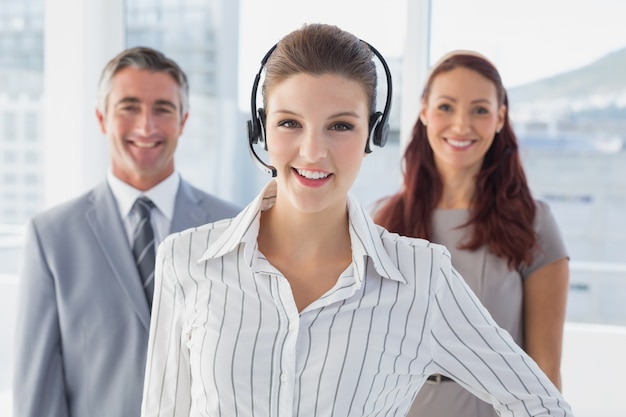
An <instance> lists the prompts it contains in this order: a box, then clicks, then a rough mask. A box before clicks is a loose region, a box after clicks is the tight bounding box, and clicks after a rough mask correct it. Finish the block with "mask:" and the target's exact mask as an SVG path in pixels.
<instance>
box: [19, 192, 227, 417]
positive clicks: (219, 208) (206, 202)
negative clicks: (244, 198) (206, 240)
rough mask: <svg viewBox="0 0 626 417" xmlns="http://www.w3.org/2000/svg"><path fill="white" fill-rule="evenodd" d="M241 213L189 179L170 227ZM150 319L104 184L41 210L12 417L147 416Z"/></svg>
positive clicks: (28, 272) (24, 274)
mask: <svg viewBox="0 0 626 417" xmlns="http://www.w3.org/2000/svg"><path fill="white" fill-rule="evenodd" d="M238 211H239V208H238V207H236V206H235V205H232V204H230V203H227V202H225V201H222V200H219V199H217V198H215V197H213V196H210V195H208V194H206V193H204V192H202V191H200V190H198V189H196V188H194V187H192V186H191V185H189V184H188V183H186V182H185V181H182V180H181V182H180V186H179V189H178V193H177V195H176V203H175V208H174V218H173V220H172V227H171V232H177V231H181V230H184V229H187V228H190V227H194V226H198V225H201V224H204V223H208V222H213V221H216V220H220V219H223V218H228V217H233V216H235V215H236V214H237V212H238ZM149 321H150V311H149V308H148V303H147V301H146V298H145V295H144V292H143V288H142V286H141V283H140V279H139V275H138V272H137V268H136V266H135V263H134V261H133V257H132V254H131V250H130V245H129V243H128V238H127V237H126V233H125V231H124V226H123V223H122V220H121V218H120V216H119V211H118V208H117V205H116V201H115V198H114V197H113V193H112V192H111V190H110V188H109V186H108V185H107V184H106V182H105V183H103V184H101V185H99V186H98V187H96V188H94V189H93V190H91V191H89V192H88V193H86V194H85V195H83V196H81V197H79V198H77V199H75V200H72V201H70V202H68V203H65V204H62V205H60V206H58V207H55V208H52V209H50V210H48V211H46V212H43V213H41V214H39V215H37V216H36V217H34V218H33V219H32V221H31V222H30V223H29V226H28V228H27V231H26V243H25V246H24V252H23V262H22V268H21V272H20V299H19V303H18V314H17V327H16V346H15V354H16V358H15V362H14V363H15V369H14V384H13V409H14V416H15V417H44V416H53V417H70V416H71V417H96V416H98V417H135V416H139V414H140V408H141V397H142V387H143V378H144V368H145V356H146V349H147V344H148V332H149V328H150V325H149Z"/></svg>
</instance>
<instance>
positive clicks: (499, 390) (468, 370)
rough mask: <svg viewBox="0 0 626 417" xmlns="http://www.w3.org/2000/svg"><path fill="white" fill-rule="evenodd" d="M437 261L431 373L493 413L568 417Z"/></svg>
mask: <svg viewBox="0 0 626 417" xmlns="http://www.w3.org/2000/svg"><path fill="white" fill-rule="evenodd" d="M442 261H443V262H442V263H441V265H440V266H439V267H438V268H436V269H435V270H439V277H438V278H437V279H436V282H437V283H436V285H435V288H436V290H435V299H434V301H433V307H434V309H433V314H432V316H431V321H430V324H431V335H432V337H433V342H434V343H433V345H432V355H433V363H434V365H435V367H434V368H436V372H439V373H442V374H444V375H446V376H449V377H451V378H452V379H454V380H455V381H456V382H458V383H459V384H461V385H462V386H463V387H464V388H466V389H467V390H469V391H470V392H472V393H473V394H474V395H476V396H477V397H479V398H481V399H482V400H484V401H487V402H490V403H491V404H493V406H494V408H495V409H496V410H497V411H498V413H499V415H502V416H511V417H512V416H525V417H531V416H532V417H540V416H541V417H547V416H561V417H571V416H572V412H571V409H570V406H569V404H568V403H567V402H566V401H565V399H564V398H563V396H562V395H561V394H560V392H559V391H558V390H557V389H556V387H555V386H554V384H552V383H551V382H550V380H549V378H548V377H547V376H546V375H545V373H544V372H543V371H542V370H541V369H540V368H539V366H538V365H537V364H536V363H535V361H533V360H532V358H530V356H529V355H528V354H527V353H526V352H525V351H524V350H523V349H522V348H521V347H520V346H518V345H517V344H516V343H515V341H514V340H513V338H512V337H511V335H510V334H509V333H507V332H506V331H505V330H504V329H502V328H500V327H499V326H498V325H497V324H496V323H495V321H494V320H493V318H492V317H491V315H490V314H489V312H488V311H487V310H486V309H485V307H483V306H482V304H481V303H480V301H479V300H478V298H476V295H475V294H474V293H473V292H472V290H471V289H470V288H469V287H468V286H467V284H466V283H465V280H464V279H463V278H462V277H461V276H460V275H459V274H458V273H457V272H456V271H455V270H454V268H452V267H451V265H450V262H449V258H448V256H447V255H444V256H443V257H442Z"/></svg>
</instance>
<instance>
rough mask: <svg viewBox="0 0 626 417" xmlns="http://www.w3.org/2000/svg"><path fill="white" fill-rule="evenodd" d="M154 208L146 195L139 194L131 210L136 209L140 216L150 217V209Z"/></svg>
mask: <svg viewBox="0 0 626 417" xmlns="http://www.w3.org/2000/svg"><path fill="white" fill-rule="evenodd" d="M153 208H154V203H153V202H152V200H150V199H149V198H148V197H146V196H141V197H139V198H137V200H135V204H134V205H133V210H136V211H137V212H138V213H139V215H140V216H141V218H145V217H150V210H152V209H153Z"/></svg>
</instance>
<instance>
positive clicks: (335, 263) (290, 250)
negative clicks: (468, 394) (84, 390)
mask: <svg viewBox="0 0 626 417" xmlns="http://www.w3.org/2000/svg"><path fill="white" fill-rule="evenodd" d="M373 55H375V56H376V57H377V58H378V59H379V60H381V61H382V62H383V67H384V68H385V71H386V75H387V83H388V94H387V95H388V96H387V100H386V106H385V109H384V110H383V112H377V111H376V106H375V104H376V96H375V91H376V83H377V76H376V66H375V64H374V61H373V59H372V58H373ZM263 70H264V71H265V79H264V82H263V85H262V89H261V91H262V95H263V108H261V109H257V108H256V89H257V87H258V84H259V80H260V77H261V72H262V71H263ZM390 98H391V76H390V75H389V71H388V68H387V66H386V64H385V63H384V60H383V59H382V56H380V54H379V53H378V52H377V51H376V50H375V49H374V48H373V47H371V46H370V45H369V44H367V43H365V42H363V41H361V40H359V39H358V38H356V37H354V36H353V35H351V34H349V33H347V32H345V31H342V30H340V29H339V28H337V27H334V26H329V25H306V26H304V27H303V28H302V29H299V30H296V31H294V32H292V33H290V34H289V35H287V36H286V37H284V38H283V39H282V40H281V41H280V42H279V43H278V44H277V46H276V47H275V49H274V48H273V49H272V50H270V52H269V53H268V54H267V55H266V57H265V58H264V59H263V61H262V67H261V71H260V72H259V75H258V76H257V78H256V79H255V83H254V88H253V94H252V120H251V121H250V122H249V123H248V126H249V133H250V135H249V140H250V150H251V152H252V154H253V157H255V159H256V160H258V162H259V164H260V165H261V167H262V168H263V169H264V170H266V171H267V172H268V173H270V174H272V175H273V176H275V179H272V180H271V181H270V182H269V183H268V184H267V186H266V187H265V188H264V190H263V191H262V192H261V194H260V195H259V196H258V197H257V199H255V200H254V201H253V202H252V203H251V204H250V205H248V207H246V208H245V209H244V210H243V211H242V212H241V213H240V214H239V215H238V216H237V217H236V218H234V219H230V220H225V221H221V222H217V223H211V224H207V225H205V226H202V227H199V228H196V229H192V230H187V231H185V232H182V233H179V234H177V235H173V236H170V237H169V238H168V239H167V240H166V241H165V242H164V243H163V244H162V245H161V246H160V248H159V251H158V256H157V265H156V278H155V280H156V285H155V298H154V308H153V312H152V322H151V330H150V341H149V348H148V359H147V364H146V380H145V385H144V400H143V406H142V415H143V416H144V417H154V416H168V417H169V416H176V417H178V416H189V415H193V416H213V417H221V416H254V417H277V416H278V417H280V416H306V417H309V416H341V417H351V416H361V417H362V416H374V415H375V416H387V415H389V416H391V415H404V414H406V412H407V410H408V409H409V406H410V405H411V402H412V400H413V398H414V396H415V394H416V392H417V391H418V390H419V388H420V387H421V386H422V385H423V384H424V383H425V381H426V379H427V378H428V376H429V375H432V374H442V375H447V376H449V377H451V378H454V379H456V380H458V381H459V382H460V383H461V384H462V385H464V386H465V387H466V388H468V389H470V390H471V391H472V392H474V393H476V395H479V396H481V398H484V399H485V400H487V401H491V402H493V403H494V405H495V406H496V407H497V408H498V409H499V410H500V412H501V414H502V415H508V416H512V415H515V416H546V415H551V416H571V415H572V414H571V411H570V408H569V406H568V404H567V403H566V402H565V401H564V400H563V398H562V397H561V395H560V394H559V392H558V391H557V390H556V389H555V388H554V386H552V384H551V383H550V382H549V380H548V379H547V378H546V377H545V375H543V373H542V372H541V371H540V370H539V368H538V367H537V366H536V364H535V363H534V362H532V360H530V358H529V357H528V356H527V355H526V354H525V353H524V352H523V351H522V350H521V349H520V348H518V347H517V345H516V344H515V343H514V342H513V341H512V339H511V338H510V336H509V335H508V334H507V333H506V332H504V331H502V330H501V329H500V328H499V327H497V326H496V324H495V323H494V322H493V320H492V319H491V318H490V317H489V315H488V314H487V313H486V310H485V309H484V308H483V307H482V306H481V305H480V303H479V302H477V301H476V298H475V297H474V296H473V294H472V292H471V291H470V290H469V289H468V287H467V286H466V285H465V283H464V281H463V279H462V278H461V277H460V276H459V275H458V274H457V273H456V271H455V270H454V269H453V268H452V267H451V265H450V258H449V254H448V252H447V250H446V249H445V248H444V247H443V246H439V245H433V244H430V243H429V242H427V241H425V240H419V239H410V238H404V237H400V236H398V235H395V234H391V233H388V232H387V231H386V230H384V229H382V228H381V227H378V226H376V225H374V223H373V222H372V220H371V219H370V218H369V216H368V215H367V214H366V212H365V210H364V209H363V207H362V206H361V205H360V204H359V203H358V202H357V201H356V200H355V199H354V198H353V197H352V196H350V194H349V193H348V190H349V189H350V187H351V186H352V184H353V182H354V180H355V178H356V176H357V174H358V172H359V169H360V166H361V162H362V161H363V157H364V155H365V154H366V153H367V152H369V151H371V146H370V142H372V143H373V144H375V145H378V146H383V145H384V144H385V134H386V131H387V117H388V114H389V103H390ZM259 142H260V143H262V144H263V145H264V146H265V147H266V148H267V151H268V153H269V157H270V162H271V164H272V165H268V164H265V163H264V162H262V161H261V160H260V158H258V157H257V154H256V152H255V151H254V147H253V146H254V144H255V143H259Z"/></svg>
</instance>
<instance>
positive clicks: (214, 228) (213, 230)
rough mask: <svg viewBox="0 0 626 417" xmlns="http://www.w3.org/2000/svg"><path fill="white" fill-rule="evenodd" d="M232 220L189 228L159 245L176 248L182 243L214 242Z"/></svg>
mask: <svg viewBox="0 0 626 417" xmlns="http://www.w3.org/2000/svg"><path fill="white" fill-rule="evenodd" d="M232 222H233V218H228V219H222V220H218V221H215V222H211V223H205V224H203V225H201V226H196V227H191V228H189V229H185V230H182V231H180V232H176V233H172V234H170V235H168V236H167V237H166V238H165V239H164V240H163V243H162V244H161V245H163V246H165V245H169V246H177V245H178V244H181V243H182V242H192V241H204V242H206V241H207V240H209V239H210V240H215V239H217V238H218V237H220V236H221V235H222V234H223V233H224V231H225V230H226V229H228V227H229V226H230V225H231V224H232Z"/></svg>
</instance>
